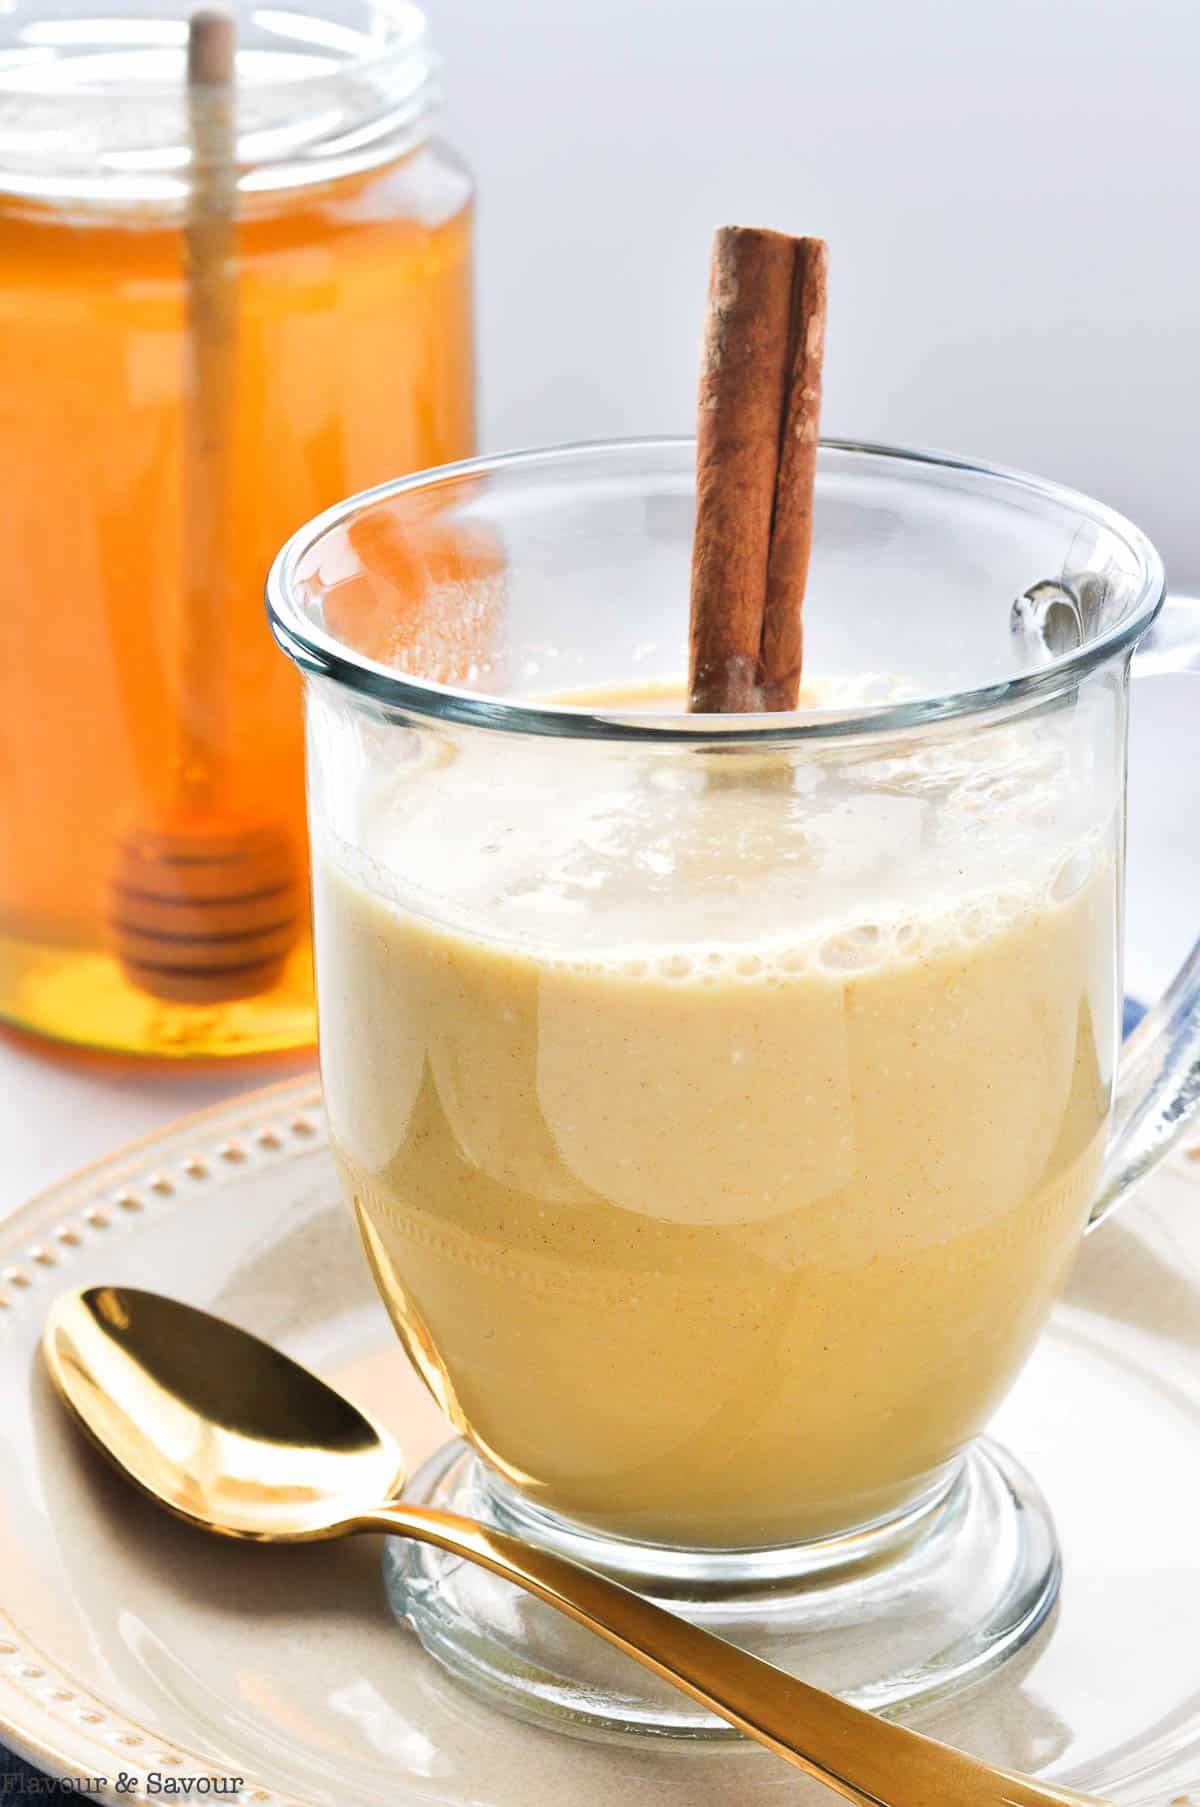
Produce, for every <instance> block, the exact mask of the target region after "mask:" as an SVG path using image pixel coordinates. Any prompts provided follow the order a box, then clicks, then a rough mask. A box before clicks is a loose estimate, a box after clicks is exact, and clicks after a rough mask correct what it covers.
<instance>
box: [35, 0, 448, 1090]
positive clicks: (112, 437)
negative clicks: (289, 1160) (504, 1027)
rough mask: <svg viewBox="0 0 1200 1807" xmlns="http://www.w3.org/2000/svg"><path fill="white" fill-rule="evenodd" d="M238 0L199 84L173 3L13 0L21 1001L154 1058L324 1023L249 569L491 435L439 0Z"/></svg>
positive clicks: (277, 664) (297, 802)
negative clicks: (444, 87)
mask: <svg viewBox="0 0 1200 1807" xmlns="http://www.w3.org/2000/svg"><path fill="white" fill-rule="evenodd" d="M225 24H226V26H228V27H229V29H230V30H231V31H232V32H233V34H234V38H233V46H234V47H233V49H232V52H231V55H232V64H231V68H230V69H229V70H227V71H226V72H225V78H224V83H223V85H222V83H221V80H220V78H219V77H218V78H214V79H215V85H214V86H212V87H211V88H210V89H209V90H207V91H206V93H205V96H204V105H205V107H206V108H207V109H208V110H207V113H203V112H202V111H201V110H200V99H199V97H200V92H201V91H200V89H199V88H198V87H197V86H196V80H197V79H208V78H197V75H196V69H195V67H193V64H192V62H191V61H190V60H189V59H190V53H191V50H192V49H194V43H192V44H190V42H189V28H191V31H192V35H193V40H194V37H195V23H194V21H191V20H190V19H189V13H188V10H187V7H186V4H185V0H168V3H166V4H164V0H61V3H60V0H14V3H13V4H10V5H9V6H7V7H6V8H4V9H2V10H0V467H2V468H3V471H4V481H3V483H0V547H2V548H3V554H2V563H0V585H2V587H3V621H4V630H5V648H4V657H3V659H0V1017H3V1018H4V1019H6V1020H7V1021H8V1022H10V1023H12V1024H15V1025H17V1026H19V1027H22V1028H25V1029H28V1030H34V1031H37V1032H39V1033H41V1034H43V1035H47V1036H52V1037H56V1038H59V1039H61V1040H63V1041H67V1042H73V1043H80V1044H85V1045H89V1046H92V1047H97V1048H103V1049H110V1050H118V1051H123V1052H127V1053H132V1054H142V1055H165V1056H176V1057H185V1056H189V1057H214V1056H235V1055H243V1054H264V1053H269V1052H277V1051H280V1050H284V1049H288V1048H293V1047H299V1046H303V1045H306V1044H308V1043H310V1042H312V1040H313V1039H314V1033H315V1021H314V1010H313V992H312V978H311V957H310V933H309V918H308V903H307V896H308V892H307V879H306V872H307V854H306V849H305V829H304V792H303V770H302V764H303V746H302V727H301V712H300V699H299V694H298V686H297V684H296V682H295V674H294V673H293V672H292V670H291V668H290V667H289V665H288V662H287V661H286V660H282V659H280V658H279V656H278V654H277V652H276V651H275V650H274V648H273V646H272V644H271V640H270V635H269V633H268V629H267V625H266V620H265V614H264V609H263V602H262V592H263V583H264V580H265V577H266V573H267V570H268V567H269V565H270V563H271V559H272V557H273V555H274V553H275V552H276V550H277V549H278V547H279V545H280V544H281V543H282V541H283V540H284V539H285V538H286V537H287V536H288V534H289V533H291V532H292V531H293V530H294V529H295V528H296V527H297V526H298V525H299V524H300V523H301V522H302V521H304V520H305V519H306V518H308V517H309V516H311V515H313V514H314V513H317V512H319V511H320V510H322V509H324V508H326V507H328V506H330V505H332V504H333V503H334V502H335V501H337V500H339V499H340V498H341V497H343V496H346V495H348V494H350V493H352V492H354V491H357V490H361V489H363V488H366V487H369V486H371V485H373V484H376V483H381V482H383V481H385V480H387V479H390V478H394V477H396V476H397V475H400V474H402V473H404V472H406V471H410V470H415V469H420V468H423V467H425V466H429V465H436V464H441V463H445V462H448V461H450V460H454V459H458V458H461V457H464V456H467V455H469V453H470V452H471V451H472V449H473V436H474V419H473V389H474V382H473V369H472V326H471V274H470V256H471V208H472V197H471V184H470V180H469V178H468V176H467V174H466V172H465V171H464V169H463V166H462V165H461V163H460V162H459V160H458V159H457V158H456V157H455V156H454V155H453V154H452V153H451V152H449V151H448V150H447V149H446V148H445V147H444V146H443V145H441V144H440V143H438V142H437V141H436V140H435V139H434V138H433V137H432V136H431V122H432V116H433V112H434V107H435V101H436V98H437V75H436V66H435V62H434V58H433V56H432V53H431V51H430V48H429V44H428V39H427V35H426V30H425V25H424V20H423V18H422V16H421V14H420V13H419V12H418V11H417V9H416V8H415V7H413V6H411V5H408V4H405V3H404V0H282V3H281V4H280V5H278V6H271V7H267V6H261V7H259V6H255V5H253V4H251V3H246V4H243V5H242V6H240V7H239V8H234V9H233V10H232V19H231V20H228V19H227V20H226V21H225ZM231 78H232V79H231ZM206 119H207V121H208V124H207V125H205V120H206ZM214 119H215V120H216V121H217V127H216V130H217V137H216V139H214V137H213V123H212V122H213V120H214ZM222 119H223V120H224V127H223V129H224V132H225V139H224V143H225V147H226V149H225V153H224V156H225V160H224V163H222V162H221V161H220V156H221V153H220V148H219V140H220V130H221V129H222V127H221V121H222ZM205 133H207V136H205ZM214 144H217V148H216V149H214Z"/></svg>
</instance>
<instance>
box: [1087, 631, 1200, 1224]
mask: <svg viewBox="0 0 1200 1807" xmlns="http://www.w3.org/2000/svg"><path fill="white" fill-rule="evenodd" d="M1131 671H1132V675H1133V677H1134V678H1147V677H1159V676H1162V675H1164V674H1169V673H1177V672H1200V598H1198V597H1194V596H1176V597H1172V598H1170V599H1169V600H1168V601H1167V603H1166V604H1165V606H1164V607H1163V609H1162V611H1161V612H1160V614H1159V616H1158V619H1157V621H1156V622H1155V623H1154V626H1153V627H1152V628H1151V629H1150V632H1149V633H1148V634H1147V635H1146V637H1145V639H1144V640H1143V641H1142V643H1141V646H1140V647H1139V648H1138V650H1137V652H1136V653H1135V654H1134V657H1133V662H1132V667H1131ZM1197 909H1198V910H1200V899H1197ZM1197 1105H1200V941H1197V942H1196V944H1195V946H1194V947H1193V948H1192V951H1191V953H1190V954H1189V955H1188V957H1187V959H1186V960H1185V961H1184V963H1183V965H1182V966H1181V967H1180V969H1179V971H1178V972H1177V973H1176V975H1175V977H1174V979H1172V981H1171V983H1170V985H1169V986H1168V987H1167V989H1166V991H1165V992H1164V993H1163V995H1162V997H1161V998H1160V999H1159V1000H1158V1002H1157V1004H1154V1005H1153V1006H1152V1007H1151V1008H1150V1009H1149V1010H1148V1011H1147V1012H1146V1014H1145V1016H1144V1017H1143V1018H1142V1020H1141V1022H1140V1023H1139V1024H1138V1026H1137V1028H1136V1029H1135V1030H1134V1031H1133V1033H1132V1035H1131V1036H1130V1037H1129V1039H1128V1040H1127V1041H1126V1043H1125V1046H1124V1048H1123V1050H1122V1054H1121V1063H1120V1068H1119V1070H1118V1074H1117V1087H1116V1096H1115V1098H1114V1100H1113V1121H1112V1132H1111V1135H1110V1138H1109V1144H1108V1151H1107V1153H1106V1155H1105V1158H1104V1165H1103V1167H1102V1168H1101V1172H1100V1182H1099V1187H1098V1189H1097V1193H1096V1202H1095V1204H1094V1205H1093V1206H1092V1214H1091V1217H1090V1218H1089V1220H1088V1228H1089V1229H1093V1228H1094V1227H1095V1226H1096V1224H1098V1223H1099V1222H1100V1221H1101V1219H1102V1218H1105V1217H1107V1216H1108V1214H1109V1212H1110V1211H1113V1210H1115V1208H1116V1207H1117V1205H1119V1204H1120V1203H1122V1201H1123V1200H1124V1199H1126V1198H1127V1197H1128V1196H1129V1194H1130V1193H1131V1192H1132V1191H1133V1189H1134V1187H1135V1186H1137V1185H1139V1184H1140V1182H1141V1181H1142V1180H1143V1179H1145V1177H1146V1175H1147V1174H1148V1173H1149V1172H1150V1171H1151V1170H1152V1169H1153V1168H1154V1167H1156V1166H1157V1165H1158V1163H1159V1162H1160V1161H1161V1160H1162V1159H1163V1157H1164V1156H1165V1155H1167V1154H1169V1153H1170V1151H1171V1149H1172V1148H1173V1147H1174V1146H1175V1144H1176V1142H1177V1141H1178V1140H1179V1138H1180V1136H1181V1135H1182V1134H1183V1133H1184V1131H1185V1130H1186V1129H1187V1128H1188V1126H1189V1124H1190V1123H1191V1121H1192V1118H1193V1115H1194V1113H1195V1111H1196V1107H1197Z"/></svg>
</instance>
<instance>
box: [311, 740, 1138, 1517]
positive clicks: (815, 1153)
mask: <svg viewBox="0 0 1200 1807" xmlns="http://www.w3.org/2000/svg"><path fill="white" fill-rule="evenodd" d="M489 738H490V737H489V736H488V735H487V734H486V733H485V734H482V735H479V736H477V739H476V742H475V743H473V744H470V745H467V744H464V745H460V746H458V747H457V748H454V749H447V750H446V751H445V753H444V754H443V755H441V756H440V757H442V758H444V760H445V761H446V765H445V766H444V767H443V768H441V769H438V770H437V772H436V774H433V775H431V773H430V772H429V771H428V770H427V769H426V768H427V766H428V763H429V761H428V755H426V756H425V758H424V760H423V761H422V760H417V761H416V762H415V767H414V769H413V770H411V771H407V770H404V771H400V772H398V773H396V775H395V778H394V781H389V783H388V784H387V785H386V786H382V787H381V788H380V791H379V794H378V795H376V796H375V797H373V798H372V799H371V800H370V803H369V806H368V810H367V814H366V816H365V818H364V820H363V821H362V823H361V824H360V825H359V828H358V830H357V831H356V835H355V850H354V852H353V853H351V851H350V850H349V848H348V847H342V846H339V845H337V844H334V843H331V844H329V845H327V846H326V847H324V848H321V849H318V850H317V856H318V857H317V860H316V880H315V883H316V917H317V949H318V971H319V974H320V979H321V987H320V1008H321V1041H322V1064H323V1070H324V1075H325V1084H326V1092H327V1099H328V1108H329V1115H330V1123H331V1128H332V1133H333V1138H334V1145H335V1150H336V1153H337V1158H338V1161H339V1165H340V1169H341V1172H342V1175H343V1178H344V1183H345V1186H346V1189H347V1191H348V1193H349V1195H350V1197H351V1198H352V1199H353V1202H354V1206H355V1210H356V1213H357V1216H358V1220H359V1224H360V1227H361V1230H362V1234H363V1238H364V1240H365V1243H366V1247H367V1251H368V1255H369V1258H370V1261H371V1264H372V1267H373V1269H374V1272H375V1275H376V1278H377V1280H378V1283H379V1286H380V1288H381V1290H382V1293H383V1296H384V1299H385V1300H386V1302H387V1305H388V1309H389V1311H390V1313H391V1315H392V1318H393V1320H394V1322H395V1325H396V1327H397V1329H398V1331H399V1333H400V1335H401V1337H402V1338H403V1340H404V1343H405V1345H406V1347H407V1349H408V1351H409V1353H410V1355H411V1356H412V1358H413V1360H414V1361H415V1362H416V1364H417V1366H418V1367H419V1369H420V1371H421V1372H422V1374H423V1375H424V1376H425V1378H426V1380H427V1381H428V1383H429V1385H430V1386H431V1388H432V1389H433V1391H434V1393H435V1395H436V1396H437V1398H438V1399H439V1400H440V1401H441V1402H442V1404H443V1406H444V1408H445V1410H446V1411H447V1413H448V1414H449V1416H450V1418H451V1419H452V1420H453V1422H454V1423H455V1424H456V1425H457V1426H458V1427H459V1428H460V1429H461V1430H463V1431H464V1432H466V1434H467V1435H469V1436H470V1437H471V1438H472V1439H473V1440H474V1441H475V1443H476V1444H477V1446H478V1447H479V1448H480V1449H481V1450H482V1451H483V1453H484V1454H485V1455H487V1456H488V1457H489V1458H490V1459H491V1460H493V1461H494V1462H495V1463H497V1464H499V1466H500V1467H501V1468H502V1469H503V1470H504V1471H505V1472H506V1473H507V1474H508V1475H509V1477H510V1478H511V1479H513V1480H514V1481H516V1482H517V1483H518V1484H519V1485H521V1486H522V1487H523V1488H524V1489H526V1490H527V1492H528V1493H529V1495H530V1496H531V1497H532V1498H534V1499H536V1500H538V1501H539V1502H540V1503H542V1504H544V1505H546V1506H549V1507H551V1508H553V1509H555V1510H558V1511H561V1512H564V1513H567V1514H570V1515H572V1516H575V1517H577V1518H580V1519H583V1520H586V1521H588V1522H590V1523H592V1524H594V1525H597V1526H600V1527H603V1528H606V1529H608V1530H612V1531H616V1532H620V1533H623V1534H626V1535H630V1536H637V1537H643V1538H648V1539H653V1540H659V1541H667V1542H682V1543H689V1544H702V1545H714V1546H716V1545H728V1546H752V1545H763V1544H770V1543H778V1542H784V1541H791V1540H794V1539H798V1538H804V1537H812V1536H819V1535H822V1534H825V1533H828V1532H832V1531H834V1530H839V1529H844V1528H846V1527H848V1526H851V1525H855V1524H859V1523H863V1522H865V1521H868V1520H870V1519H872V1518H874V1517H876V1516H877V1515H880V1514H882V1513H885V1512H887V1511H888V1510H890V1509H894V1508H895V1507H897V1506H898V1505H900V1504H901V1503H902V1502H903V1501H904V1500H905V1499H906V1498H907V1497H909V1496H910V1495H911V1494H912V1493H913V1491H914V1489H915V1488H916V1487H918V1486H919V1485H920V1484H921V1478H922V1477H926V1476H928V1475H930V1474H931V1473H932V1472H933V1471H935V1470H936V1469H937V1468H938V1467H939V1465H940V1464H943V1463H945V1462H946V1461H947V1460H948V1459H949V1458H950V1457H952V1456H953V1454H954V1453H955V1452H956V1451H957V1450H959V1449H960V1448H961V1447H962V1445H963V1444H964V1443H965V1442H966V1441H967V1440H968V1439H969V1438H970V1437H971V1436H972V1435H973V1434H974V1433H975V1432H976V1431H978V1430H979V1428H980V1427H981V1425H982V1424H983V1422H984V1421H985V1420H986V1418H987V1417H988V1415H989V1413H990V1412H991V1410H992V1409H993V1407H994V1406H995V1405H996V1403H997V1402H998V1400H999V1399H1000V1397H1001V1396H1002V1394H1003V1393H1004V1391H1005V1390H1006V1388H1007V1387H1008V1385H1009V1383H1010V1382H1011V1380H1012V1378H1013V1375H1014V1373H1015V1371H1016V1369H1017V1368H1018V1367H1019V1365H1020V1364H1021V1362H1022V1361H1023V1360H1024V1358H1025V1356H1026V1355H1027V1353H1028V1352H1029V1349H1030V1347H1031V1344H1032V1342H1033V1340H1034V1338H1035V1336H1036V1334H1037V1331H1038V1329H1039V1327H1040V1325H1041V1323H1042V1321H1043V1319H1044V1317H1045V1315H1046V1312H1047V1310H1048V1308H1049V1306H1050V1304H1051V1302H1052V1301H1053V1298H1054V1296H1055V1294H1056V1292H1057V1291H1058V1289H1059V1287H1060V1285H1061V1283H1062V1281H1063V1279H1064V1276H1065V1273H1066V1271H1067V1268H1068V1266H1069V1264H1070V1262H1071V1259H1072V1257H1073V1255H1074V1253H1075V1250H1076V1247H1077V1244H1078V1241H1079V1238H1080V1235H1081V1232H1082V1228H1083V1225H1084V1221H1085V1218H1086V1214H1087V1207H1088V1200H1089V1194H1090V1192H1091V1189H1092V1185H1093V1182H1094V1179H1095V1175H1096V1171H1097V1166H1098V1161H1099V1155H1100V1149H1101V1142H1102V1136H1103V1128H1104V1123H1105V1118H1106V1114H1107V1110H1108V1104H1109V1080H1110V1074H1111V1062H1112V1043H1113V1028H1112V1005H1113V999H1112V995H1111V992H1112V970H1113V965H1114V962H1113V956H1112V946H1113V938H1114V934H1115V920H1116V883H1115V873H1114V864H1113V858H1112V853H1111V848H1110V845H1109V839H1108V836H1109V831H1108V830H1105V829H1103V828H1097V829H1096V830H1095V832H1092V833H1081V834H1078V835H1077V836H1076V838H1075V840H1074V841H1072V842H1070V843H1069V844H1068V842H1066V841H1065V840H1064V839H1063V835H1062V834H1061V833H1059V834H1058V835H1057V840H1056V829H1055V816H1054V811H1055V801H1054V799H1055V797H1056V796H1057V794H1058V788H1059V787H1058V777H1057V776H1056V767H1055V747H1054V744H1053V737H1052V735H1047V733H1046V732H1044V731H1043V732H1040V733H1039V734H1038V735H1037V736H1032V737H1031V736H1026V737H1024V738H1022V737H1020V736H1017V737H1015V738H1011V739H1010V740H1004V739H998V740H995V741H993V742H992V743H989V750H988V752H987V754H986V757H984V758H983V764H982V766H981V765H980V763H979V761H978V760H976V761H975V762H974V763H972V762H970V761H966V762H964V760H963V758H962V757H960V754H958V753H955V754H947V755H946V757H945V759H944V760H943V765H942V768H939V767H938V764H937V759H936V756H935V757H934V758H933V763H932V766H931V765H930V763H929V760H928V759H927V760H926V762H925V763H924V764H921V763H920V762H913V763H910V764H908V765H906V764H905V762H904V761H902V760H901V761H892V762H888V761H886V760H883V761H879V762H877V764H876V766H875V767H872V766H870V765H863V766H860V767H858V768H856V769H855V770H854V771H853V772H849V773H848V772H847V771H846V770H844V769H840V768H839V769H838V770H836V771H834V770H831V771H830V773H829V775H828V777H827V778H824V779H823V778H822V776H821V774H820V772H819V770H818V771H816V772H815V773H814V772H813V771H812V770H809V771H807V772H806V773H805V774H803V775H797V776H795V777H792V776H790V775H784V776H783V777H782V778H781V776H780V773H779V772H778V771H771V770H765V771H760V772H758V773H755V771H754V770H753V769H751V768H749V767H747V768H746V769H745V770H744V771H743V770H742V769H741V768H738V770H737V773H736V775H735V776H733V777H732V778H731V777H729V776H728V775H727V774H726V772H725V771H724V770H723V769H721V768H719V767H718V768H717V769H716V771H715V775H714V762H712V761H709V762H708V765H707V766H704V765H700V766H697V765H696V764H695V762H693V764H692V766H687V765H680V764H679V763H678V762H676V763H674V764H672V766H671V767H670V768H664V770H662V771H661V772H655V771H648V770H647V767H646V764H645V762H644V761H642V762H639V763H638V764H637V765H636V766H635V765H633V764H632V763H629V762H627V761H626V762H623V761H622V759H621V757H620V755H619V754H614V755H613V756H612V757H611V758H609V759H602V758H601V757H600V756H599V755H598V754H596V753H595V752H594V750H591V749H589V750H587V751H586V752H584V751H579V752H576V751H574V750H573V749H572V748H571V747H566V748H556V749H555V755H556V757H559V756H561V764H560V765H559V767H558V768H557V770H556V778H557V782H558V787H559V788H558V790H557V801H555V794H554V793H552V794H551V796H550V798H547V797H546V766H545V761H546V759H547V758H548V757H549V753H548V750H547V749H546V748H545V747H544V746H543V745H541V744H539V743H537V742H531V743H530V744H529V746H528V747H527V748H525V749H524V750H523V752H522V754H521V758H520V759H516V760H514V759H513V757H512V756H511V754H510V752H509V749H508V748H507V747H506V749H505V758H506V773H508V774H509V776H510V783H509V784H508V786H507V787H506V788H505V790H504V793H503V795H501V796H498V795H497V791H496V786H495V783H494V771H493V770H491V769H489V759H490V757H491V756H492V755H491V749H490V748H489V746H488V744H487V743H488V741H489ZM981 757H982V756H981ZM521 760H524V762H525V765H524V769H522V766H521ZM1021 761H1024V762H1025V765H1024V768H1023V775H1022V777H1021V782H1020V783H1019V784H1018V785H1017V786H1016V788H1015V790H1014V785H1013V776H1012V775H1013V770H1014V765H1015V766H1016V767H1017V768H1018V769H1019V770H1022V768H1021ZM432 776H435V777H436V782H432V781H431V778H432ZM1039 787H1040V788H1039ZM1039 797H1040V798H1041V801H1040V803H1039ZM1039 809H1040V812H1041V813H1040V816H1039V813H1038V812H1039ZM1038 823H1040V824H1041V826H1040V828H1039V827H1038V826H1037V824H1038ZM1030 824H1032V826H1030ZM1047 824H1049V826H1047ZM1072 832H1074V830H1073V831H1072ZM989 837H990V839H989ZM993 843H994V846H993ZM864 898H869V899H871V900H872V906H871V907H868V906H867V905H866V904H864V901H863V900H864Z"/></svg>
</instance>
